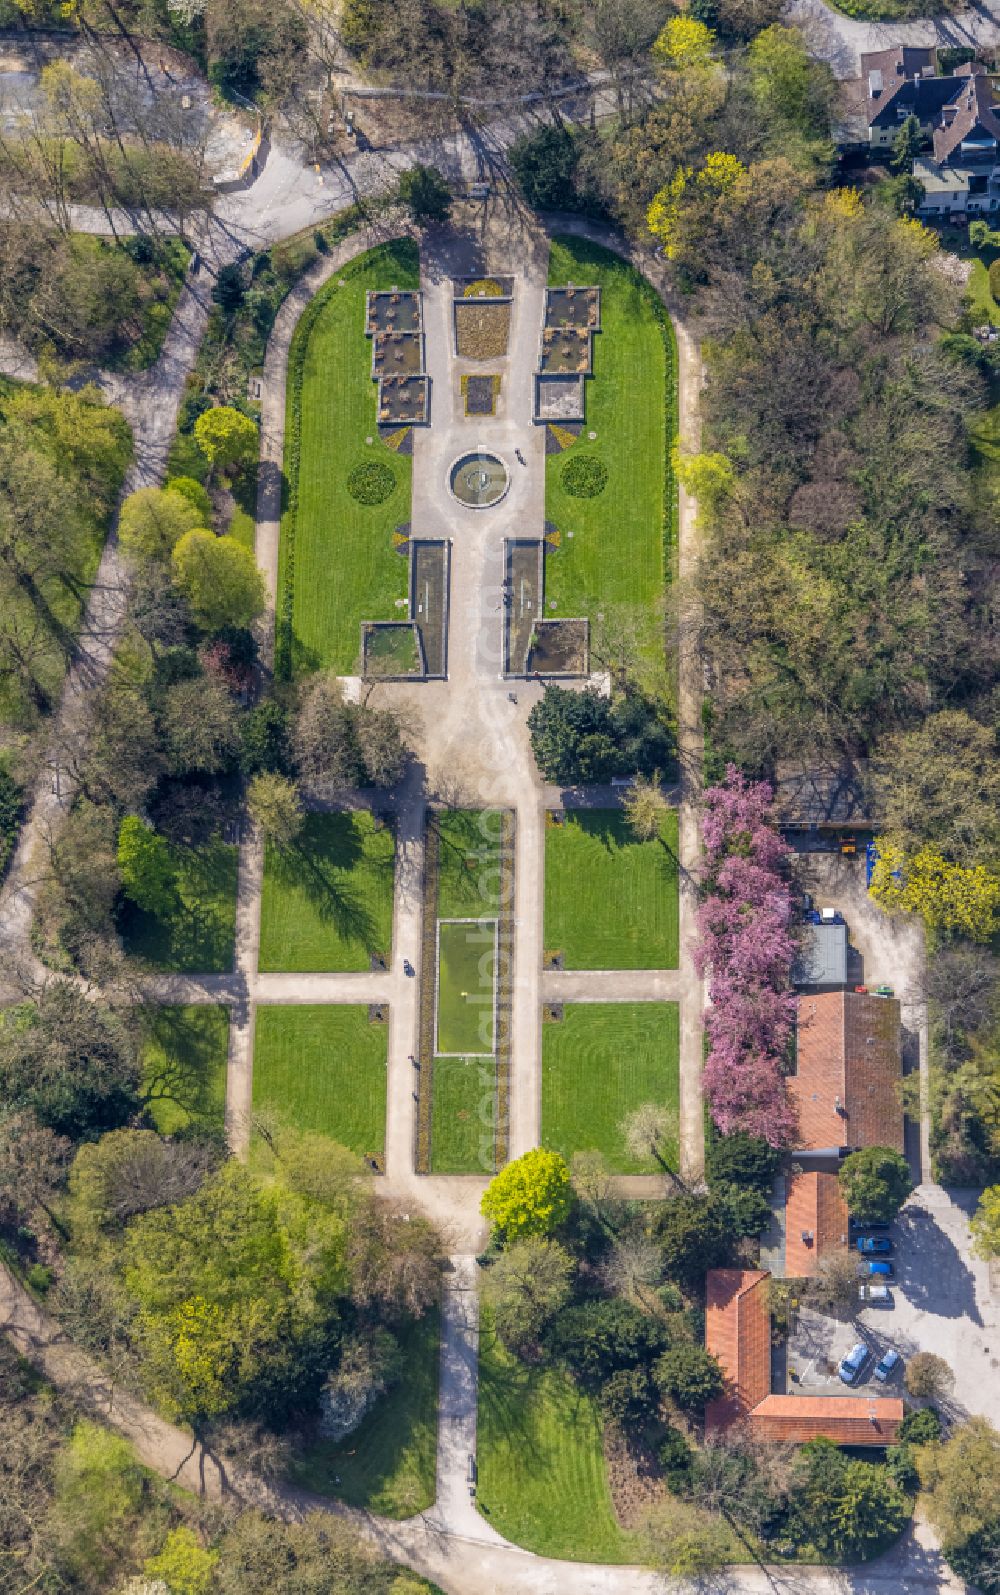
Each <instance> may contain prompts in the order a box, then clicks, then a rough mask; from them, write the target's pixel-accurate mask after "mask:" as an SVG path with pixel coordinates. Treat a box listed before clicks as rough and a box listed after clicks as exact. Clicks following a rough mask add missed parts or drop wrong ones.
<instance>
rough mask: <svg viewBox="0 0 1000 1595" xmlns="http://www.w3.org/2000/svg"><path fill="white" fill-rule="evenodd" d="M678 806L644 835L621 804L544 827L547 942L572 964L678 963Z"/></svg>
mask: <svg viewBox="0 0 1000 1595" xmlns="http://www.w3.org/2000/svg"><path fill="white" fill-rule="evenodd" d="M678 918H679V906H678V893H677V811H676V809H668V810H666V811H665V812H664V815H663V818H662V822H661V825H660V835H659V837H657V838H656V839H654V840H653V841H650V842H640V841H639V840H638V839H637V838H636V836H635V834H634V832H633V831H632V830H631V829H630V827H629V824H628V821H627V819H626V817H625V815H624V814H623V813H622V811H621V810H620V809H567V810H566V812H565V819H564V821H563V823H562V824H561V825H552V824H548V825H546V828H545V948H546V951H547V952H550V953H555V952H559V953H561V954H562V958H563V967H564V968H565V969H676V968H677V956H678V939H679V928H678Z"/></svg>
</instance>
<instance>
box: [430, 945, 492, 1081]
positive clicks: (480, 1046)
mask: <svg viewBox="0 0 1000 1595" xmlns="http://www.w3.org/2000/svg"><path fill="white" fill-rule="evenodd" d="M496 934H497V922H496V920H495V919H485V920H441V921H440V922H439V924H438V993H437V1044H436V1047H435V1051H436V1052H438V1053H453V1054H454V1053H465V1054H475V1053H492V1052H493V1050H494V1047H495V1046H496V1013H495V1009H496V996H495V984H496Z"/></svg>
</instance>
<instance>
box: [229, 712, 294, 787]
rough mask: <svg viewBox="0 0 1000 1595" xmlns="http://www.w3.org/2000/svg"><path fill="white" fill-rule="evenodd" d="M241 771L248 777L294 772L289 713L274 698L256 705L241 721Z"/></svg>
mask: <svg viewBox="0 0 1000 1595" xmlns="http://www.w3.org/2000/svg"><path fill="white" fill-rule="evenodd" d="M240 744H241V746H240V769H241V770H242V772H243V774H244V775H245V776H252V775H261V774H263V772H264V771H265V770H273V771H275V772H276V773H277V774H279V775H290V774H291V773H292V770H293V763H292V750H291V743H290V741H289V735H288V714H287V711H286V710H285V709H284V708H283V707H282V706H281V704H279V703H277V702H275V700H274V699H273V698H265V699H264V700H263V702H262V703H258V704H255V705H254V707H253V708H252V709H250V710H249V711H248V713H247V714H245V715H244V716H243V718H242V719H241V721H240Z"/></svg>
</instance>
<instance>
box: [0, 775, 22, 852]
mask: <svg viewBox="0 0 1000 1595" xmlns="http://www.w3.org/2000/svg"><path fill="white" fill-rule="evenodd" d="M23 806H24V793H23V792H22V791H21V788H20V787H19V786H18V784H17V782H16V781H15V780H14V777H13V776H12V775H11V774H10V772H9V770H6V769H5V768H4V766H3V764H2V763H0V878H2V877H3V872H4V870H5V869H6V867H7V860H8V859H9V858H10V856H11V854H12V852H13V851H14V845H15V843H16V842H17V833H18V831H19V829H20V826H21V815H22V812H23Z"/></svg>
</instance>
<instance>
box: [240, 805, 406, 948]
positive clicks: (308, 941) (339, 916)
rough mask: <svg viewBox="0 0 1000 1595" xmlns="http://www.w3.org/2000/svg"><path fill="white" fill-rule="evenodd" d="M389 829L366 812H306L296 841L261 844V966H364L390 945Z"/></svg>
mask: <svg viewBox="0 0 1000 1595" xmlns="http://www.w3.org/2000/svg"><path fill="white" fill-rule="evenodd" d="M394 870H395V833H394V831H393V828H392V826H391V825H380V826H377V825H376V823H375V821H374V820H373V818H372V816H371V815H370V814H369V813H368V812H367V811H366V810H360V809H359V810H354V811H351V812H348V813H343V814H309V815H307V817H306V823H305V825H304V827H303V830H302V834H301V836H300V837H299V839H298V841H297V842H296V844H295V847H294V848H293V849H291V850H290V851H289V852H287V853H282V852H280V851H279V850H278V849H277V848H268V850H267V857H266V859H265V863H264V891H263V895H262V898H261V922H260V967H261V969H264V970H269V971H271V970H273V971H277V972H278V973H283V972H286V971H288V972H296V971H300V970H306V971H308V970H331V971H334V972H337V971H339V970H352V969H368V968H370V966H371V957H372V954H373V953H381V954H383V955H384V956H385V957H386V959H388V956H389V953H390V951H391V949H392V891H393V879H394Z"/></svg>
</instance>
